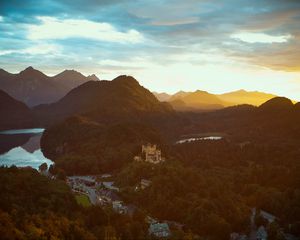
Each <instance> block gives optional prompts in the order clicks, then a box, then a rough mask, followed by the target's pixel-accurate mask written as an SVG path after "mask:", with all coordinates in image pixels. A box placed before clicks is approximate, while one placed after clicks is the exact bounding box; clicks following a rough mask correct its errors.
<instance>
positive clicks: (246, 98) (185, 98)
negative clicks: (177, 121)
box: [153, 90, 276, 111]
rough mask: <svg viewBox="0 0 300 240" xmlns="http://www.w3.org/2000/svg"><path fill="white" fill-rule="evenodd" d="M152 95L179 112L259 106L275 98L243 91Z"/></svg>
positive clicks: (256, 92)
mask: <svg viewBox="0 0 300 240" xmlns="http://www.w3.org/2000/svg"><path fill="white" fill-rule="evenodd" d="M153 94H154V95H155V96H156V97H157V99H159V100H160V101H166V102H169V103H170V104H171V105H172V106H173V107H174V109H176V110H179V111H187V110H190V111H193V110H214V109H221V108H224V107H229V106H235V105H241V104H250V105H254V106H259V105H260V104H262V103H264V102H266V101H268V100H270V99H271V98H274V97H276V95H273V94H268V93H263V92H258V91H251V92H248V91H245V90H238V91H233V92H228V93H224V94H212V93H208V92H206V91H201V90H197V91H195V92H184V91H179V92H177V93H175V94H173V95H170V94H167V93H157V92H154V93H153Z"/></svg>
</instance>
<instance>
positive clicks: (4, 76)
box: [0, 67, 99, 107]
mask: <svg viewBox="0 0 300 240" xmlns="http://www.w3.org/2000/svg"><path fill="white" fill-rule="evenodd" d="M90 80H99V79H98V78H97V77H96V76H95V75H91V76H88V77H85V76H84V75H82V74H81V73H79V72H77V71H74V70H65V71H63V72H62V73H60V74H58V75H56V76H54V77H49V76H47V75H45V74H44V73H42V72H41V71H38V70H36V69H34V68H33V67H28V68H26V69H25V70H23V71H21V72H20V73H18V74H12V73H9V72H7V71H5V70H3V69H0V89H2V90H4V91H5V92H7V93H8V94H9V95H11V96H12V97H14V98H15V99H17V100H20V101H22V102H24V103H26V104H27V105H28V106H30V107H32V106H36V105H39V104H44V103H51V102H55V101H57V100H59V99H60V98H62V97H63V96H64V95H66V94H67V93H68V92H69V91H70V90H71V89H73V88H74V87H76V86H78V85H80V84H83V83H85V82H87V81H90Z"/></svg>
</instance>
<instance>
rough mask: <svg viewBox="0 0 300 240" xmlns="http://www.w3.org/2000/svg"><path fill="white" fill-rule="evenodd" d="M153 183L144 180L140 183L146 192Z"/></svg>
mask: <svg viewBox="0 0 300 240" xmlns="http://www.w3.org/2000/svg"><path fill="white" fill-rule="evenodd" d="M151 183H152V182H151V181H150V180H147V179H142V180H141V183H140V184H141V189H142V190H144V189H145V188H147V187H150V185H151Z"/></svg>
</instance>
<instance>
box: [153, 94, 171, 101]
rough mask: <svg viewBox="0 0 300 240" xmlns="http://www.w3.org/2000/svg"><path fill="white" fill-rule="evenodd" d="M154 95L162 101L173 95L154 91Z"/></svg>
mask: <svg viewBox="0 0 300 240" xmlns="http://www.w3.org/2000/svg"><path fill="white" fill-rule="evenodd" d="M152 93H153V95H154V96H155V97H156V98H157V99H158V100H159V101H161V102H166V101H168V100H169V99H170V97H171V95H170V94H167V93H164V92H163V93H158V92H152Z"/></svg>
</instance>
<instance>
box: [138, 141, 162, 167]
mask: <svg viewBox="0 0 300 240" xmlns="http://www.w3.org/2000/svg"><path fill="white" fill-rule="evenodd" d="M134 160H135V161H144V162H149V163H153V164H157V163H161V162H163V161H165V159H164V158H163V157H162V156H161V150H160V149H158V148H157V146H156V145H155V144H154V145H152V144H150V143H148V144H147V145H143V146H142V157H141V156H135V157H134Z"/></svg>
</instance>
